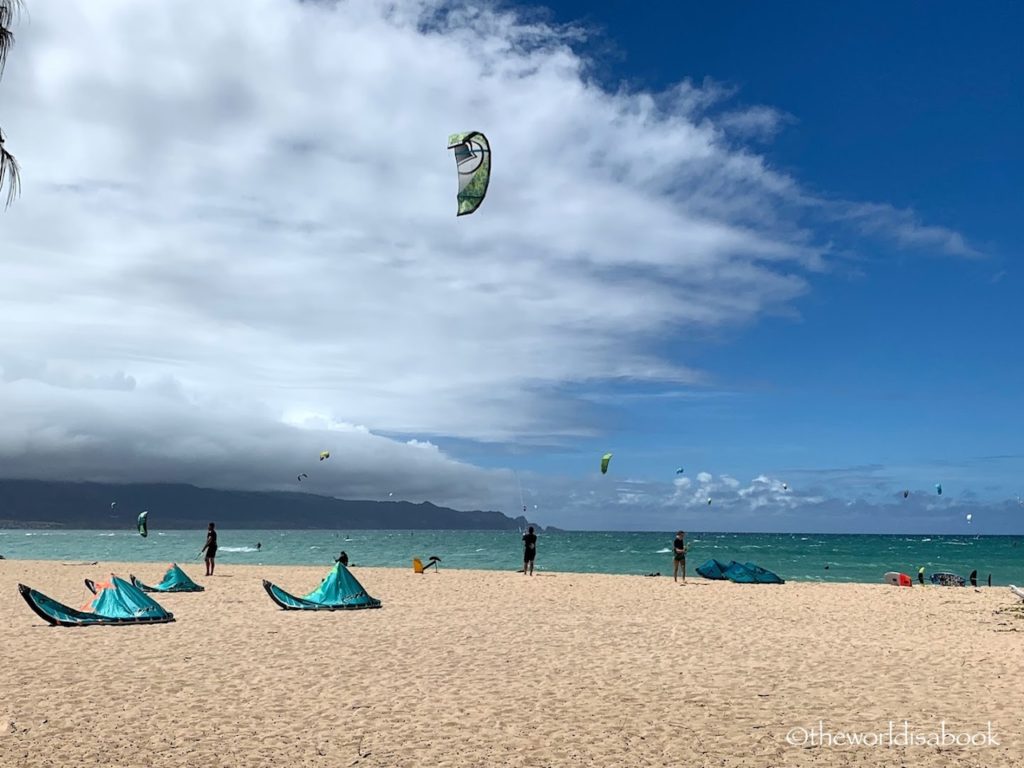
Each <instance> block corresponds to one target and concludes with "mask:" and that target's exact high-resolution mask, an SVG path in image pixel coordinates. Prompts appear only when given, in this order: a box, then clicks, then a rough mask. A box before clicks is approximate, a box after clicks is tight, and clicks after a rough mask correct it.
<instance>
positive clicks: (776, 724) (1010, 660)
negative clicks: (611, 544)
mask: <svg viewBox="0 0 1024 768" xmlns="http://www.w3.org/2000/svg"><path fill="white" fill-rule="evenodd" d="M183 567H184V568H185V570H186V572H188V573H189V575H190V576H192V577H193V578H194V579H196V580H197V581H198V582H200V583H202V584H204V585H205V586H206V587H207V591H206V592H204V593H201V594H177V595H166V596H158V598H157V599H158V600H160V602H161V603H162V604H163V605H164V606H165V607H166V608H168V609H169V610H171V611H173V612H174V614H175V616H176V617H177V619H178V621H176V622H175V623H173V624H166V625H156V626H139V627H91V628H70V629H65V628H57V627H49V626H46V625H44V624H43V622H42V621H41V620H40V619H39V618H38V617H37V616H36V615H35V614H34V613H32V612H31V611H30V610H29V608H28V606H27V605H25V603H24V601H23V600H22V599H21V597H20V596H19V595H18V593H17V589H16V584H17V583H18V582H24V583H27V584H28V585H30V586H32V587H35V588H36V589H38V590H40V591H42V592H44V593H45V594H47V595H49V596H50V597H53V598H55V599H58V600H61V601H62V602H65V603H68V604H69V605H72V606H75V607H80V606H81V605H82V604H83V603H85V602H86V601H87V599H88V598H89V595H88V593H86V591H85V588H84V586H83V585H82V579H83V578H84V577H89V578H92V579H101V578H104V577H105V576H107V575H108V574H109V573H110V572H111V571H113V572H115V573H117V574H118V575H121V576H125V577H127V575H128V573H129V572H131V573H134V574H135V575H136V576H138V577H140V578H141V579H143V580H144V581H146V582H148V583H155V582H157V581H159V579H160V577H161V576H162V574H163V571H164V570H165V569H166V564H164V565H157V564H152V563H150V564H132V565H130V566H129V565H125V564H109V563H101V564H100V565H99V566H94V567H74V566H64V565H61V564H60V563H56V562H26V561H11V560H6V561H0V648H2V649H3V665H2V668H0V691H2V693H3V696H2V704H0V717H2V718H3V719H0V766H132V767H135V766H232V767H235V766H246V767H248V766H331V768H335V767H337V766H352V765H359V766H387V767H388V768H391V767H394V766H417V767H418V768H420V767H423V766H439V767H442V768H443V767H445V766H460V767H461V766H488V767H490V766H696V767H700V766H751V767H753V766H758V767H760V766H811V765H813V766H904V765H905V766H948V765H957V766H979V767H980V766H984V767H985V768H992V767H993V766H1024V739H1022V737H1021V732H1022V726H1024V675H1022V673H1024V652H1022V645H1024V615H1019V614H1018V615H1013V614H1008V613H996V612H995V611H996V609H997V608H1000V607H1005V606H1010V605H1012V604H1013V603H1014V601H1015V598H1013V596H1012V595H1010V593H1009V590H1006V589H1001V588H996V589H983V590H981V591H980V592H976V591H975V590H973V589H970V588H966V589H956V588H939V587H915V588H913V589H899V588H895V587H887V586H884V585H877V586H875V585H823V584H786V585H783V586H767V585H766V586H753V585H749V586H748V585H736V584H729V583H720V582H714V583H712V582H704V581H697V582H691V583H689V584H687V585H686V586H682V587H681V586H676V585H674V584H673V583H672V580H671V579H668V578H664V577H662V578H656V579H655V578H644V577H634V576H600V575H575V574H544V575H537V576H534V577H533V578H527V577H525V576H523V575H521V574H515V573H498V572H482V571H451V570H443V571H441V573H440V574H433V573H428V574H427V575H420V576H417V575H415V574H413V573H412V571H411V570H408V571H406V570H391V569H369V568H355V569H353V573H355V574H356V576H357V577H358V578H359V579H360V581H361V582H362V583H363V585H364V586H365V587H366V588H367V590H368V591H369V592H370V594H371V595H373V596H374V597H378V598H380V599H381V600H383V601H384V607H383V609H381V610H369V611H350V612H338V613H300V612H286V611H281V610H279V609H278V608H277V607H276V606H275V605H274V604H273V603H271V601H270V599H269V598H268V597H267V595H266V593H265V592H264V591H263V589H262V587H261V584H260V581H261V579H262V578H269V579H270V580H272V581H274V582H275V583H277V584H278V585H280V586H282V587H283V588H285V589H287V590H289V591H291V592H294V593H297V594H304V593H306V592H307V591H309V590H310V589H312V588H313V587H315V586H316V585H317V584H318V583H319V581H320V579H321V578H322V577H323V575H324V574H325V573H326V571H327V568H326V567H324V568H298V567H287V568H285V567H254V566H234V565H221V566H219V567H218V573H217V576H216V577H214V578H212V579H206V578H204V577H203V576H202V573H203V569H202V566H201V565H197V564H195V563H193V564H189V563H184V564H183ZM819 720H822V721H823V722H824V728H825V730H826V731H831V732H832V733H833V738H835V734H837V733H838V732H840V731H855V732H863V731H871V732H876V731H887V730H888V722H889V721H890V720H894V721H897V728H898V729H900V730H899V732H900V733H902V723H903V721H904V720H907V721H909V724H910V728H911V729H913V730H914V731H916V732H917V733H918V735H919V736H921V738H924V739H927V738H929V734H931V733H932V732H934V731H937V730H938V729H939V728H940V723H941V721H943V720H944V721H945V723H946V729H947V731H952V732H961V731H970V732H977V731H980V730H986V729H987V724H988V722H989V721H991V723H992V732H993V734H994V736H995V737H996V739H998V741H999V742H1000V744H999V745H998V746H991V745H990V746H978V747H957V746H947V747H944V748H937V747H935V746H911V747H905V746H889V747H885V746H882V747H878V746H872V747H869V746H860V747H850V746H846V745H837V744H833V745H831V746H829V745H824V746H820V745H819V746H810V745H808V746H792V745H790V744H788V743H787V733H788V732H790V730H791V729H793V728H799V727H807V728H810V727H812V726H813V727H814V728H817V724H818V722H819Z"/></svg>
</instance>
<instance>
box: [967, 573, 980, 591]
mask: <svg viewBox="0 0 1024 768" xmlns="http://www.w3.org/2000/svg"><path fill="white" fill-rule="evenodd" d="M967 578H968V579H970V581H971V586H972V587H976V586H978V572H977V571H976V570H974V571H971V575H970V576H968V577H967Z"/></svg>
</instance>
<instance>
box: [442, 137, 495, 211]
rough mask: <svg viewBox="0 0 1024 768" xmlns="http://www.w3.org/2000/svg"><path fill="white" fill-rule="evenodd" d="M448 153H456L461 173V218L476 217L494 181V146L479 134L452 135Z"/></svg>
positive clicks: (456, 160) (449, 139) (457, 165)
mask: <svg viewBox="0 0 1024 768" xmlns="http://www.w3.org/2000/svg"><path fill="white" fill-rule="evenodd" d="M448 149H451V150H454V151H455V167H456V168H457V169H458V172H459V194H458V196H457V199H458V201H459V211H458V214H457V215H458V216H464V215H466V214H468V213H473V211H475V210H476V209H477V208H479V207H480V204H481V203H482V202H483V201H484V197H486V196H487V186H488V184H490V181H491V145H490V143H489V142H488V141H487V137H486V136H484V135H483V134H482V133H480V132H479V131H469V132H467V133H453V134H452V135H451V136H449V137H448Z"/></svg>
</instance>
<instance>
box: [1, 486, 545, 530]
mask: <svg viewBox="0 0 1024 768" xmlns="http://www.w3.org/2000/svg"><path fill="white" fill-rule="evenodd" d="M115 501H116V502H117V505H116V506H115V507H114V508H113V509H111V507H110V504H111V502H115ZM143 509H148V510H149V523H150V526H152V527H154V528H167V529H174V528H199V527H202V528H205V527H206V524H207V523H209V522H210V521H214V522H216V523H217V525H218V527H221V528H254V529H272V528H288V529H302V528H327V529H331V528H338V529H345V530H348V529H351V530H359V529H374V528H376V529H405V530H431V529H433V530H486V531H502V530H504V531H508V530H512V531H514V530H516V529H517V528H523V527H525V526H527V525H534V526H536V525H537V524H536V523H530V522H527V520H526V518H525V517H522V516H520V517H517V518H511V517H507V516H506V515H504V514H502V513H501V512H493V511H481V510H473V511H468V512H467V511H459V510H455V509H449V508H447V507H438V506H436V505H434V504H431V503H430V502H422V503H420V504H413V503H412V502H408V501H395V502H391V501H347V500H344V499H335V498H332V497H329V496H317V495H314V494H311V493H290V492H286V491H221V490H213V489H211V488H197V487H195V486H193V485H178V484H171V483H136V484H130V485H115V484H109V483H70V482H49V481H43V480H0V528H27V527H33V528H36V527H38V528H71V529H76V528H131V527H134V525H135V520H136V518H137V517H138V514H139V512H141V511H142V510H143ZM537 527H538V528H539V527H540V526H537Z"/></svg>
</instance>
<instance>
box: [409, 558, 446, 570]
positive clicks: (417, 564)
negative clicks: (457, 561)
mask: <svg viewBox="0 0 1024 768" xmlns="http://www.w3.org/2000/svg"><path fill="white" fill-rule="evenodd" d="M429 559H430V562H429V563H427V564H426V565H424V564H423V561H422V560H420V559H419V558H418V557H414V558H413V559H412V570H413V573H426V572H427V568H430V567H433V569H434V572H435V573H437V571H439V570H440V569H439V568H438V567H437V564H438V563H440V562H441V558H440V557H434V556H433V555H431V556H430V558H429Z"/></svg>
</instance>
